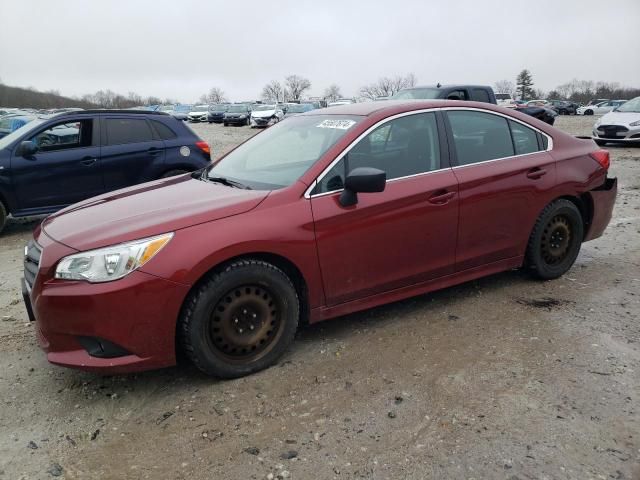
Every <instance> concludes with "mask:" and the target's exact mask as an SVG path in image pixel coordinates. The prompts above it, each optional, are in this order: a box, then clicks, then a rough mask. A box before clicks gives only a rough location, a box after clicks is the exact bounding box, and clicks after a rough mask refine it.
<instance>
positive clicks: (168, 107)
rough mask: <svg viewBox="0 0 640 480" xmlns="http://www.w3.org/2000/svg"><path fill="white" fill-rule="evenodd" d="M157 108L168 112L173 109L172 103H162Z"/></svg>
mask: <svg viewBox="0 0 640 480" xmlns="http://www.w3.org/2000/svg"><path fill="white" fill-rule="evenodd" d="M158 110H160V111H161V112H170V111H172V110H173V105H162V106H161V107H160V108H159V109H158Z"/></svg>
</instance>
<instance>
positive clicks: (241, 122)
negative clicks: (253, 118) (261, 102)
mask: <svg viewBox="0 0 640 480" xmlns="http://www.w3.org/2000/svg"><path fill="white" fill-rule="evenodd" d="M224 123H229V124H232V125H244V124H245V123H247V117H244V118H236V117H226V118H225V119H224Z"/></svg>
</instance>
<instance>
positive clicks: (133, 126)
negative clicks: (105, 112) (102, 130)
mask: <svg viewBox="0 0 640 480" xmlns="http://www.w3.org/2000/svg"><path fill="white" fill-rule="evenodd" d="M105 123H106V131H107V145H122V144H123V143H138V142H150V141H152V140H153V135H152V133H151V128H149V124H148V123H147V121H146V120H145V119H144V118H107V119H106V121H105Z"/></svg>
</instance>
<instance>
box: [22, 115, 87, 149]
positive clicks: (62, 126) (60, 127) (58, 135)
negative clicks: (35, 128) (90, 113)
mask: <svg viewBox="0 0 640 480" xmlns="http://www.w3.org/2000/svg"><path fill="white" fill-rule="evenodd" d="M92 136H93V120H91V119H87V120H72V121H69V120H67V121H66V122H61V123H57V124H55V125H53V126H51V127H49V128H47V129H46V130H44V131H43V132H40V133H38V134H37V135H35V136H34V137H33V138H32V139H31V140H32V141H34V142H35V143H36V145H38V148H39V150H40V151H41V152H50V151H54V150H67V149H70V148H80V147H89V146H91V143H92Z"/></svg>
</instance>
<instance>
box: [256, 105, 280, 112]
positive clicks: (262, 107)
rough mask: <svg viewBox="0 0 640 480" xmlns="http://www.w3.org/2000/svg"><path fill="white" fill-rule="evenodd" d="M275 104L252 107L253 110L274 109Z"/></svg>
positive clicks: (264, 110)
mask: <svg viewBox="0 0 640 480" xmlns="http://www.w3.org/2000/svg"><path fill="white" fill-rule="evenodd" d="M275 109H276V106H275V105H258V106H257V107H253V111H254V112H266V111H267V110H275Z"/></svg>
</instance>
